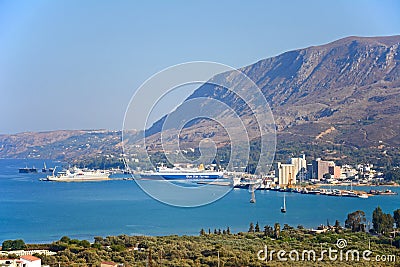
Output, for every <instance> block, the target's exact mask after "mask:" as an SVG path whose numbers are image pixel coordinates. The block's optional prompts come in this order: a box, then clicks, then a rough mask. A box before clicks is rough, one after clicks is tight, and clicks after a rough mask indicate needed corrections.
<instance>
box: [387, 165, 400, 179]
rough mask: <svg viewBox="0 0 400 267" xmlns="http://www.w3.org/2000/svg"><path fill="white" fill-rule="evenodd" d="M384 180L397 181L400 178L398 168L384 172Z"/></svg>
mask: <svg viewBox="0 0 400 267" xmlns="http://www.w3.org/2000/svg"><path fill="white" fill-rule="evenodd" d="M385 180H388V181H399V180H400V168H392V169H390V170H389V171H387V172H386V173H385Z"/></svg>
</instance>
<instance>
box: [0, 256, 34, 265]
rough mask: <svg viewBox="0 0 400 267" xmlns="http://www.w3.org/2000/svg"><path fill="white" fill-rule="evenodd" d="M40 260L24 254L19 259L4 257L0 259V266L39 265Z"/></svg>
mask: <svg viewBox="0 0 400 267" xmlns="http://www.w3.org/2000/svg"><path fill="white" fill-rule="evenodd" d="M41 266H42V260H41V259H39V258H37V257H35V256H32V255H25V256H21V257H20V258H19V259H4V260H0V267H41Z"/></svg>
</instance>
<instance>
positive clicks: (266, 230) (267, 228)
mask: <svg viewBox="0 0 400 267" xmlns="http://www.w3.org/2000/svg"><path fill="white" fill-rule="evenodd" d="M273 235H274V230H273V229H272V227H271V226H269V225H266V226H264V236H269V237H271V236H273Z"/></svg>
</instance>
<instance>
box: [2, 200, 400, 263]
mask: <svg viewBox="0 0 400 267" xmlns="http://www.w3.org/2000/svg"><path fill="white" fill-rule="evenodd" d="M393 214H394V216H392V215H390V214H385V213H383V212H382V210H381V209H380V207H377V208H376V209H375V211H374V213H373V218H374V229H373V232H374V234H370V233H366V232H365V230H366V229H365V213H364V212H363V211H361V210H357V211H355V212H352V213H349V214H348V216H347V220H346V222H345V226H346V228H345V229H343V228H342V227H341V226H340V223H339V221H335V224H334V226H325V227H321V228H319V230H322V233H317V232H316V231H313V230H308V229H305V228H304V227H303V226H301V225H298V226H297V228H294V227H292V226H290V225H287V224H284V225H283V227H281V225H280V224H279V223H275V224H274V225H273V226H271V225H265V226H263V227H262V228H261V226H260V224H259V223H258V222H256V224H254V223H253V222H251V223H250V224H249V230H248V232H245V233H243V232H239V233H234V234H233V233H231V230H230V228H229V227H227V228H226V229H223V230H221V229H214V231H212V230H211V229H208V231H206V230H205V229H201V230H200V235H199V236H177V235H171V236H158V237H152V236H127V235H120V236H108V237H105V238H103V237H95V238H94V242H92V243H90V242H89V241H87V240H78V239H71V238H69V237H67V236H64V237H62V238H61V239H60V240H58V241H56V242H53V243H52V244H48V245H44V244H41V245H28V248H29V249H34V248H35V246H37V247H38V248H40V249H44V248H47V249H50V250H52V251H56V252H57V254H56V255H53V256H44V255H35V256H37V257H40V258H41V259H42V262H43V264H47V265H50V266H52V267H53V266H99V265H100V263H101V262H102V261H112V262H115V263H120V264H123V265H124V266H125V267H127V266H170V267H172V266H304V265H306V266H314V265H318V266H332V265H337V264H340V265H342V266H354V265H356V266H379V264H378V265H376V262H374V260H371V261H365V260H363V259H360V261H356V260H351V259H350V261H340V262H332V261H330V260H329V258H328V256H327V255H325V256H326V257H324V258H323V260H322V261H311V262H310V261H308V260H307V259H306V262H304V261H301V260H300V261H292V260H289V261H279V260H278V259H277V258H276V257H274V258H273V260H270V261H268V262H267V263H266V262H265V261H263V260H260V259H259V257H258V256H257V254H258V253H259V252H260V251H261V253H264V252H263V251H264V248H265V246H267V247H268V250H269V251H276V252H277V251H279V250H285V251H288V252H289V251H292V250H297V251H300V252H301V251H304V250H314V251H315V252H316V253H317V256H320V254H318V253H321V251H322V250H328V249H329V248H332V249H338V245H337V242H338V240H343V239H344V240H345V245H346V247H345V248H343V249H345V250H347V249H348V250H353V249H356V250H358V251H361V252H363V251H365V250H371V251H372V256H371V257H374V256H376V255H384V256H386V257H387V258H388V259H389V257H392V255H394V256H393V257H396V255H397V256H398V255H399V254H400V237H395V235H393V236H392V234H391V233H390V229H393V223H394V222H395V221H396V223H398V219H399V215H400V209H398V210H395V211H394V213H393ZM390 218H391V219H390ZM394 218H396V220H395V219H394ZM327 224H328V225H329V222H327ZM261 229H263V231H261ZM22 244H23V245H25V244H24V243H23V241H22V240H14V241H12V240H7V241H4V242H3V249H4V248H5V247H9V248H12V249H15V246H16V245H22ZM11 245H12V246H11ZM275 256H276V255H275ZM393 260H394V261H395V260H396V259H395V258H392V262H390V264H392V265H393V263H394V262H393ZM317 263H318V264H317Z"/></svg>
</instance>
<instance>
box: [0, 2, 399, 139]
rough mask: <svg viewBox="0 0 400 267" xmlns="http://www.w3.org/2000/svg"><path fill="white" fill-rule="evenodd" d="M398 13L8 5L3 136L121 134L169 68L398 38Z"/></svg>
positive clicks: (3, 19)
mask: <svg viewBox="0 0 400 267" xmlns="http://www.w3.org/2000/svg"><path fill="white" fill-rule="evenodd" d="M398 14H400V1H385V0H378V1H368V0H363V1H361V0H353V1H347V0H335V1H333V0H331V1H316V0H314V1H312V0H310V1H306V0H304V1H294V0H293V1H288V0H283V1H272V0H271V1H232V0H230V1H227V0H223V1H211V0H210V1H208V0H206V1H161V0H160V1H123V0H116V1H111V0H110V1H105V0H96V1H94V0H85V1H80V0H57V1H53V0H36V1H22V0H0V134H7V133H18V132H26V131H49V130H60V129H71V130H72V129H111V130H120V129H122V124H123V119H124V114H125V110H126V109H127V105H128V104H129V100H130V99H131V97H132V95H133V93H134V92H135V90H136V89H137V88H138V87H139V86H140V85H141V84H142V83H143V82H145V81H146V80H147V79H148V78H149V77H151V76H152V75H154V74H155V73H157V72H159V71H161V70H163V69H164V68H167V67H169V66H172V65H175V64H180V63H184V62H189V61H212V62H219V63H223V64H226V65H229V66H232V67H234V68H239V67H242V66H246V65H249V64H252V63H254V62H256V61H258V60H260V59H263V58H268V57H272V56H276V55H278V54H281V53H283V52H286V51H289V50H293V49H298V48H304V47H308V46H312V45H321V44H325V43H328V42H331V41H334V40H337V39H340V38H343V37H346V36H353V35H356V36H385V35H398V34H400V16H399V15H398ZM173 99H174V100H175V101H177V102H179V101H181V100H182V99H183V98H182V99H179V97H176V96H174V97H173ZM164 102H168V101H164ZM177 104H179V103H173V104H170V106H168V105H166V107H165V109H166V110H168V109H169V108H171V107H173V106H176V105H177ZM162 112H165V111H162V109H161V111H160V116H161V113H162ZM138 116H141V114H138ZM156 117H157V116H156Z"/></svg>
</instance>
